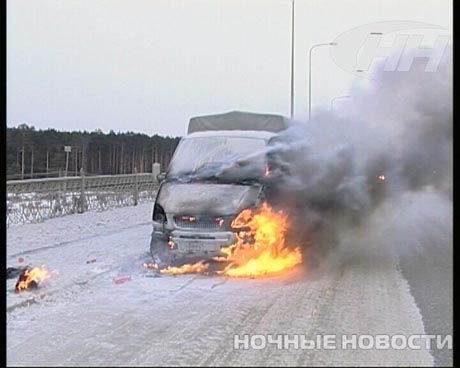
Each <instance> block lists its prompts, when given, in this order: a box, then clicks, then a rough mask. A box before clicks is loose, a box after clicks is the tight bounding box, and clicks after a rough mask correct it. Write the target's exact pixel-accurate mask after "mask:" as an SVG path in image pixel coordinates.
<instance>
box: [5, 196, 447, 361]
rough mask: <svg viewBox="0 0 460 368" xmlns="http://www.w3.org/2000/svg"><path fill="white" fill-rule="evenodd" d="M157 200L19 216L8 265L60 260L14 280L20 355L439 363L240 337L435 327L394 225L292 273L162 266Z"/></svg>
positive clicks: (11, 319)
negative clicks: (37, 283)
mask: <svg viewBox="0 0 460 368" xmlns="http://www.w3.org/2000/svg"><path fill="white" fill-rule="evenodd" d="M151 211H152V204H142V205H139V206H136V207H124V208H118V209H113V210H110V211H106V212H87V213H84V214H77V215H71V216H67V217H62V218H56V219H52V220H48V221H46V222H44V223H41V224H27V225H17V226H11V227H10V228H8V234H7V246H8V248H7V254H8V258H7V261H8V266H14V265H17V259H18V257H20V256H22V257H24V258H25V263H26V264H31V265H42V264H44V265H46V267H47V268H49V269H52V270H57V271H58V272H59V275H57V276H55V277H53V278H52V279H50V280H48V281H47V282H46V283H44V284H43V285H42V287H41V288H40V289H39V290H36V291H33V292H24V293H21V294H15V293H14V292H13V289H14V284H15V281H16V280H9V281H8V282H7V289H8V293H7V307H8V313H7V363H8V365H9V366H27V365H29V366H30V365H51V366H54V365H74V366H76V365H78V366H88V365H90V366H96V365H105V366H120V365H123V366H127V365H135V366H152V365H169V366H171V365H184V366H187V365H193V366H197V365H208V366H209V365H237V366H241V365H244V366H251V365H258V366H266V365H271V366H278V365H288V366H294V365H303V366H305V365H315V366H322V365H329V366H331V365H332V366H344V365H347V366H354V365H357V366H360V365H385V366H394V365H405V366H408V365H410V366H414V365H419V366H430V365H433V363H434V359H433V354H432V352H430V351H428V350H426V349H421V350H409V349H403V350H377V349H370V350H353V349H337V350H324V349H289V350H280V349H277V348H276V345H269V346H268V347H267V348H265V349H261V350H254V349H250V350H242V349H234V335H243V334H257V333H261V334H273V335H274V334H294V333H299V334H306V335H307V336H308V337H309V338H312V339H315V338H316V336H317V335H319V334H338V335H341V334H347V335H352V334H370V335H378V334H403V335H410V334H424V333H425V332H426V329H425V326H424V321H423V320H424V318H425V315H423V316H422V314H421V313H420V311H421V310H422V311H423V307H422V308H420V307H419V306H417V304H416V300H414V297H413V295H412V293H411V289H410V287H412V285H410V286H409V283H408V282H407V281H406V278H405V277H403V274H404V272H405V271H404V269H403V271H402V272H401V270H400V265H399V263H398V260H397V257H396V256H395V255H394V252H393V250H391V248H390V247H384V246H382V244H383V242H384V238H385V239H386V235H387V234H386V233H385V231H384V230H382V231H381V239H380V240H379V239H375V237H374V238H373V243H372V244H369V243H368V242H367V239H366V234H365V233H363V234H360V238H361V239H363V241H362V242H355V241H354V239H356V238H354V237H353V236H355V235H353V236H351V238H350V240H349V246H348V247H346V248H343V249H342V250H341V249H339V250H338V251H337V254H335V255H333V256H331V260H330V261H328V262H325V263H324V264H323V265H322V266H321V267H318V268H315V269H308V268H306V267H304V266H302V267H298V268H297V269H294V270H292V271H290V272H288V273H287V274H285V275H283V276H282V277H271V278H266V279H229V278H226V277H217V276H204V275H183V276H161V277H152V276H153V274H152V273H150V271H149V270H145V269H143V268H142V263H143V262H145V261H149V257H148V253H147V250H148V244H149V239H150V232H151V223H150V218H151ZM344 242H347V240H346V239H345V240H344ZM364 244H365V245H366V251H365V252H363V251H362V250H363V248H362V247H363V246H364ZM344 249H346V250H344ZM90 259H96V261H95V262H94V263H90V264H87V263H86V261H87V260H90ZM128 274H129V275H131V276H132V279H131V281H128V282H126V283H124V284H115V283H114V281H113V279H114V277H117V276H121V275H128ZM409 274H410V275H413V274H414V273H413V272H412V271H410V270H409ZM431 286H432V285H431ZM417 290H419V289H417ZM422 294H423V293H422ZM424 295H426V294H424ZM422 299H423V297H422ZM422 299H420V298H419V300H422ZM422 301H423V300H422ZM430 310H431V309H430ZM431 320H432V319H430V321H431ZM450 328H451V324H450ZM437 333H445V332H443V331H438V332H437ZM449 358H450V359H451V354H450V355H449V356H447V358H446V357H444V358H443V359H449ZM443 362H444V363H445V362H446V361H445V360H444V361H443ZM450 362H451V360H450ZM447 364H449V361H447Z"/></svg>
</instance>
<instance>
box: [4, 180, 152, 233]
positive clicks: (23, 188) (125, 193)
mask: <svg viewBox="0 0 460 368" xmlns="http://www.w3.org/2000/svg"><path fill="white" fill-rule="evenodd" d="M158 186H159V184H158V181H157V179H156V176H155V175H153V174H151V173H142V174H128V175H101V176H84V175H80V176H77V177H64V178H48V179H31V180H11V181H7V183H6V187H7V226H9V225H11V224H18V223H33V222H41V221H44V220H46V219H49V218H53V217H59V216H65V215H68V214H73V213H83V212H86V211H90V210H99V211H103V210H106V209H109V208H113V207H122V206H130V205H137V204H138V203H141V202H148V201H152V202H153V201H154V200H155V195H156V192H157V190H158Z"/></svg>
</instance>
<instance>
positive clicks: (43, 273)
mask: <svg viewBox="0 0 460 368" xmlns="http://www.w3.org/2000/svg"><path fill="white" fill-rule="evenodd" d="M50 277H51V272H49V271H48V270H46V269H45V268H44V267H34V268H31V269H27V270H25V271H24V273H23V274H22V275H21V276H20V279H19V281H18V283H17V284H16V292H20V291H23V290H26V289H29V288H30V287H32V286H33V285H35V286H36V285H37V284H38V283H39V282H41V281H44V280H46V279H49V278H50Z"/></svg>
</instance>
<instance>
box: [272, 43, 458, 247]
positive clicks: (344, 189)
mask: <svg viewBox="0 0 460 368" xmlns="http://www.w3.org/2000/svg"><path fill="white" fill-rule="evenodd" d="M425 66H426V60H424V59H415V61H414V64H413V65H412V68H411V69H410V71H407V72H398V71H394V72H385V71H383V70H382V68H379V67H377V68H376V69H377V71H376V72H375V73H374V76H373V78H372V80H370V81H369V83H368V84H367V86H363V85H360V84H356V85H355V86H353V87H352V89H351V91H350V93H349V95H350V99H348V100H347V102H346V103H342V104H341V106H342V109H340V110H336V111H334V112H331V111H321V112H319V113H318V114H317V115H314V116H313V118H312V120H311V121H310V122H308V123H306V122H295V123H293V124H292V125H291V127H290V128H288V129H287V130H285V131H283V132H281V133H280V134H278V135H277V136H276V137H275V138H274V139H273V140H272V142H271V144H270V148H269V150H268V152H267V156H268V158H269V166H270V170H271V174H270V179H269V183H268V191H269V199H270V201H271V202H272V204H273V205H275V206H276V207H279V208H282V209H283V210H285V211H286V212H287V213H289V215H290V218H291V219H292V221H293V224H292V231H291V234H292V235H291V236H292V237H293V239H292V242H293V243H296V244H304V245H305V246H306V247H308V246H309V245H313V246H314V247H316V248H317V249H322V250H327V249H329V248H330V247H331V246H333V245H334V244H337V243H338V242H339V238H340V237H341V235H343V234H344V233H345V232H347V231H349V230H350V228H354V227H357V226H365V224H366V223H367V224H368V222H369V219H370V218H371V217H372V215H374V214H375V213H376V211H377V210H379V211H380V212H381V213H383V214H384V216H382V218H381V219H380V221H382V222H385V221H389V219H392V218H393V216H392V213H393V214H395V213H399V215H400V216H403V217H404V216H406V218H408V217H410V216H411V213H410V212H411V211H412V213H413V212H415V213H417V211H422V212H425V213H427V212H428V213H429V212H430V208H434V207H435V208H436V211H438V212H439V211H441V212H442V214H446V216H444V218H447V219H448V218H449V216H451V211H452V209H451V207H452V206H451V204H452V171H453V170H452V164H453V151H452V53H451V50H446V52H445V54H444V57H443V60H442V62H441V64H440V65H439V68H438V69H437V71H436V72H425V71H424V69H425ZM427 191H429V193H430V195H428V196H427V195H425V196H424V195H412V197H411V198H416V201H417V203H418V204H417V205H415V207H414V204H413V203H412V202H411V206H408V205H407V198H408V197H409V196H410V193H412V194H414V193H426V192H427ZM446 201H447V203H450V205H446ZM390 204H391V205H390ZM404 206H405V207H404ZM417 206H418V207H417ZM382 208H384V209H385V210H382ZM388 208H390V210H389V209H388ZM405 208H406V210H405ZM414 208H415V209H414ZM439 208H442V210H439ZM391 209H393V210H391ZM392 211H393V212H392ZM404 211H405V212H404ZM374 217H375V216H374ZM417 224H418V225H417V227H426V226H427V223H426V221H425V222H424V221H419V222H418V223H417ZM428 225H429V224H428ZM412 227H414V226H412ZM425 230H426V229H425ZM408 231H409V229H408ZM411 231H412V234H414V229H413V228H411Z"/></svg>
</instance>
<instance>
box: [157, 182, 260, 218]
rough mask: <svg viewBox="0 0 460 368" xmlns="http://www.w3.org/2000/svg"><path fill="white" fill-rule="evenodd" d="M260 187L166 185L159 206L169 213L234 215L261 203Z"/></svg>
mask: <svg viewBox="0 0 460 368" xmlns="http://www.w3.org/2000/svg"><path fill="white" fill-rule="evenodd" d="M260 191H261V186H260V185H237V184H213V183H185V184H184V183H163V185H162V186H161V188H160V192H159V193H158V198H157V203H158V204H160V205H161V206H162V207H163V209H164V210H165V212H166V213H170V214H189V215H202V214H208V215H219V216H224V215H234V214H237V213H239V212H240V211H242V210H243V209H245V208H248V207H251V206H254V205H255V204H256V203H257V199H258V196H259V193H260Z"/></svg>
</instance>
